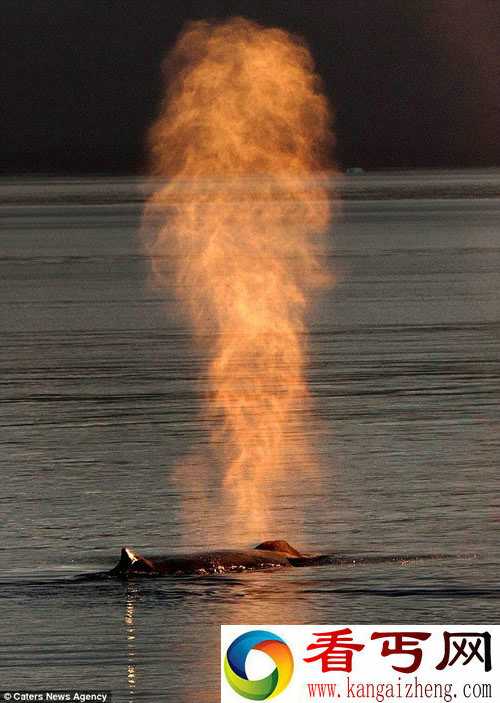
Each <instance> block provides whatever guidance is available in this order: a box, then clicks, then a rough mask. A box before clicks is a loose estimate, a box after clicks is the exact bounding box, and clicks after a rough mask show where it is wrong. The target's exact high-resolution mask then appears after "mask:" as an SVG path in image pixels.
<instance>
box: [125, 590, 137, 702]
mask: <svg viewBox="0 0 500 703" xmlns="http://www.w3.org/2000/svg"><path fill="white" fill-rule="evenodd" d="M126 598H127V605H126V611H125V625H126V627H127V663H128V666H127V683H128V692H129V703H132V702H133V700H134V693H135V686H136V680H135V677H136V666H135V663H136V660H135V654H136V652H135V648H136V644H135V634H134V633H135V628H134V609H135V602H136V599H137V587H136V586H134V585H133V584H127V589H126Z"/></svg>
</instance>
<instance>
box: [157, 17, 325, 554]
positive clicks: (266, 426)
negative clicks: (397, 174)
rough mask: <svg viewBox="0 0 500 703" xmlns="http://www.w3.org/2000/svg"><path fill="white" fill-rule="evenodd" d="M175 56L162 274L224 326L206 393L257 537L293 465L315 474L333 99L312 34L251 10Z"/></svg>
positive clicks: (161, 121)
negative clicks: (314, 411)
mask: <svg viewBox="0 0 500 703" xmlns="http://www.w3.org/2000/svg"><path fill="white" fill-rule="evenodd" d="M165 68H166V76H167V81H166V95H165V98H164V102H163V106H162V110H161V114H160V116H159V118H158V120H157V121H156V123H155V124H154V125H153V127H152V129H151V132H150V144H151V156H152V163H153V171H154V173H155V174H156V175H159V176H161V177H162V178H165V184H164V185H163V186H161V187H160V188H159V189H158V190H157V192H156V193H155V194H154V195H153V196H152V197H151V198H150V200H149V203H148V206H147V210H146V223H147V225H148V228H147V246H148V250H149V253H150V256H151V262H152V269H153V274H154V276H155V279H156V282H157V283H160V284H166V283H167V280H169V273H170V272H169V270H168V267H169V265H170V266H171V262H172V261H175V262H176V264H175V265H176V272H175V276H176V288H177V291H178V294H179V296H180V298H181V299H182V302H183V304H184V305H185V306H186V309H187V311H188V312H189V315H190V318H191V319H192V320H193V324H194V328H195V332H196V333H197V335H198V336H199V338H200V339H201V338H202V337H203V338H205V339H206V338H207V335H209V336H210V338H211V339H212V340H213V343H212V345H211V350H210V358H211V361H210V363H209V367H208V369H207V372H208V391H207V393H206V398H205V407H206V409H207V417H208V419H209V421H210V423H211V427H212V446H213V447H214V448H215V453H216V455H217V457H218V460H219V464H220V466H222V467H223V472H222V473H223V479H222V481H221V492H222V500H223V504H224V506H225V507H224V514H225V517H226V518H228V519H229V522H228V523H227V524H228V528H229V531H231V533H232V534H233V535H234V534H237V536H238V538H239V540H240V541H241V540H242V539H246V540H249V541H250V540H252V539H259V538H261V537H266V536H268V535H269V534H271V530H270V528H271V525H273V526H274V525H275V513H274V506H275V496H276V495H277V493H278V492H279V490H280V487H282V486H283V483H284V481H286V482H287V483H288V484H289V485H290V484H291V483H292V482H295V484H296V485H297V486H298V487H297V489H296V490H297V491H302V490H304V489H303V487H302V486H301V484H300V474H298V475H296V472H300V470H301V464H302V462H303V461H305V457H306V456H308V455H309V454H310V453H309V451H308V447H307V441H306V438H305V437H306V433H305V431H304V427H303V418H304V413H305V412H306V409H307V406H308V392H307V389H306V386H305V382H304V376H303V369H304V321H303V319H304V311H305V307H306V303H307V301H308V297H309V294H310V292H311V291H312V290H313V289H315V288H318V287H321V286H323V285H325V284H326V282H327V281H328V279H329V277H328V276H327V275H326V273H325V271H324V270H323V268H322V264H321V254H322V251H323V250H322V247H323V240H322V233H324V230H325V228H326V226H327V224H328V222H329V218H330V203H329V199H330V198H331V191H330V190H329V187H328V185H327V184H328V182H327V180H326V179H325V177H324V176H325V174H326V173H327V171H326V169H329V170H330V173H331V166H330V165H329V163H328V157H327V155H328V152H329V150H330V148H331V146H332V142H333V137H332V133H331V130H330V113H329V108H328V104H327V100H326V98H325V96H324V95H323V94H322V92H321V83H320V81H319V79H318V76H317V75H316V74H315V73H314V70H313V61H312V58H311V56H310V54H309V52H308V50H307V48H306V47H305V46H304V45H303V43H302V42H301V41H300V40H298V39H297V38H295V37H292V36H291V35H290V34H288V33H287V32H285V31H282V30H280V29H264V28H262V27H260V26H259V25H257V24H255V23H253V22H250V21H248V20H245V19H242V18H233V19H231V20H229V21H227V22H224V23H222V24H212V23H208V22H195V23H192V24H190V25H188V27H187V28H186V29H185V31H184V32H183V33H182V34H181V36H180V38H179V39H178V41H177V44H176V46H175V47H174V49H173V50H172V52H171V53H170V55H169V56H168V57H167V60H166V63H165ZM172 255H173V256H172ZM188 464H189V465H190V466H191V477H192V470H193V469H192V467H193V466H194V464H193V463H192V462H186V463H185V464H184V468H183V470H184V471H185V472H186V477H188V476H189V473H190V469H189V467H188ZM202 466H203V464H201V463H200V462H199V461H198V462H197V468H196V472H197V476H196V482H197V483H198V482H199V481H200V480H201V478H202V477H200V475H199V474H200V473H203V471H204V470H205V469H202V468H201V467H202ZM292 474H295V475H292ZM203 478H206V477H203ZM213 480H215V481H216V477H214V478H213ZM198 485H199V484H198ZM289 490H290V489H289V488H288V489H287V492H288V491H289ZM294 519H296V516H295V518H294ZM226 522H227V521H226ZM280 527H281V529H284V528H286V527H287V526H286V525H283V524H282V525H280ZM295 532H296V530H295ZM274 533H275V530H274V529H273V531H272V534H273V535H274ZM286 534H287V536H288V537H290V536H291V535H290V531H287V532H286Z"/></svg>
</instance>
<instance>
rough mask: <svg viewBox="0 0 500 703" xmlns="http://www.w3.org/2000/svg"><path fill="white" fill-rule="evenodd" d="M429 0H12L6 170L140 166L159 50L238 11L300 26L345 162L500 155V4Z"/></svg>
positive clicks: (478, 161)
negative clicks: (499, 69) (186, 30)
mask: <svg viewBox="0 0 500 703" xmlns="http://www.w3.org/2000/svg"><path fill="white" fill-rule="evenodd" d="M421 5H423V4H421ZM435 5H436V4H435V3H428V4H426V5H425V6H424V7H422V6H416V5H415V3H414V2H413V0H399V1H396V0H370V1H369V2H366V0H337V2H331V1H327V0H318V2H316V3H315V4H314V6H313V7H311V6H310V5H309V4H308V3H306V2H304V1H303V0H302V1H300V2H299V1H298V0H275V2H273V3H272V4H271V3H268V2H266V3H264V2H255V1H254V2H249V1H248V0H236V1H235V2H231V3H230V4H229V3H228V2H223V1H222V0H205V1H203V2H194V1H192V0H191V1H187V2H184V3H183V4H182V6H181V5H180V4H179V3H176V2H159V1H157V0H149V1H145V2H141V3H138V2H137V1H136V0H107V2H105V3H103V2H98V1H97V0H94V1H92V0H91V1H89V2H87V3H85V4H83V3H80V2H75V1H74V0H52V1H51V2H48V1H44V0H40V2H38V3H36V4H35V3H32V2H28V1H27V0H18V1H17V2H12V1H11V0H6V1H5V2H4V4H3V6H2V9H3V24H4V27H3V33H4V41H3V44H4V47H5V49H4V57H3V60H2V63H3V66H2V123H3V124H2V133H3V135H4V138H3V141H2V146H1V147H0V157H1V162H0V163H1V166H0V173H1V174H2V175H25V174H26V175H27V174H30V173H32V174H35V173H43V174H47V175H58V174H61V175H63V174H64V175H85V174H97V173H103V174H110V175H121V174H123V175H134V174H141V173H146V172H147V154H146V145H145V142H146V133H147V129H148V127H149V125H150V124H151V123H152V121H153V120H154V118H155V116H156V114H157V111H158V106H159V102H160V99H161V95H162V90H163V86H162V77H161V61H162V58H163V57H164V56H165V54H166V52H167V51H168V50H169V49H170V48H171V47H172V46H173V44H174V42H175V40H176V37H177V36H178V34H179V31H180V30H181V29H182V27H183V25H184V24H185V23H186V22H187V21H189V20H196V19H209V18H212V19H224V18H227V17H229V16H233V15H242V16H245V17H248V18H249V19H253V20H256V21H258V22H260V23H261V24H263V25H264V26H277V27H282V28H284V29H287V30H289V31H291V32H294V33H296V34H299V35H301V36H302V37H304V39H305V40H306V42H307V44H308V46H309V48H310V50H311V52H312V54H313V56H314V58H315V61H316V68H317V71H318V73H319V74H320V75H321V77H322V79H323V81H324V86H325V91H326V93H327V95H328V97H329V99H330V102H331V104H332V106H333V110H334V113H335V133H336V136H337V148H336V158H337V160H338V161H339V162H340V163H341V165H342V166H343V167H344V168H345V167H349V166H361V167H363V168H365V169H367V170H377V169H395V168H467V167H473V168H481V167H496V166H499V165H500V160H499V154H500V148H499V146H500V145H499V138H498V129H497V116H498V107H499V105H498V102H499V101H498V91H497V77H496V55H497V45H496V33H495V26H498V15H499V13H498V6H497V5H496V3H495V2H492V1H490V0H476V1H475V3H474V6H473V7H471V5H470V3H467V2H466V0H443V1H442V2H440V3H437V7H436V6H435ZM228 8H229V9H230V12H228Z"/></svg>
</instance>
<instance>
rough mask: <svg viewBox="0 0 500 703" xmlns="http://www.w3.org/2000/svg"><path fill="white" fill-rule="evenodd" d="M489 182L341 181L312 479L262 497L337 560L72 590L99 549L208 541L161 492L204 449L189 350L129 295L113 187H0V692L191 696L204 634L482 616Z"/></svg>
mask: <svg viewBox="0 0 500 703" xmlns="http://www.w3.org/2000/svg"><path fill="white" fill-rule="evenodd" d="M499 189H500V174H499V173H498V172H495V171H488V172H486V171H485V172H476V173H474V172H463V173H456V172H455V173H452V172H449V173H447V172H442V173H439V172H429V173H420V174H419V173H398V174H389V175H387V174H386V175H384V174H373V175H368V174H366V175H362V176H357V177H354V176H353V177H350V178H347V179H346V180H345V183H344V184H343V186H342V192H343V198H344V202H343V214H342V216H341V217H340V219H339V220H338V221H337V222H336V223H335V224H334V225H332V227H331V231H330V233H329V251H328V259H329V262H328V263H329V265H330V266H331V268H332V269H335V270H336V271H337V272H338V281H337V285H336V287H335V288H334V289H332V290H331V291H329V292H328V293H327V294H325V295H323V297H322V298H321V300H320V301H319V302H318V303H317V304H316V305H315V306H314V307H313V308H311V310H310V315H309V320H308V329H309V332H310V335H309V348H310V355H309V360H308V366H307V377H308V382H309V386H310V388H311V391H312V393H313V396H314V399H315V415H314V418H313V419H312V420H311V421H310V422H309V424H308V426H307V431H308V432H310V433H311V437H312V438H313V442H314V444H315V445H316V446H317V448H318V455H319V457H320V466H321V473H320V476H319V477H318V480H317V481H315V482H314V483H312V484H308V485H306V486H304V488H303V491H302V490H297V482H299V484H300V482H301V476H300V475H294V476H292V477H290V486H292V485H293V488H294V490H290V492H289V493H288V492H287V486H286V485H284V486H283V489H282V495H281V496H279V504H280V505H281V506H282V510H285V511H288V514H290V515H292V516H293V514H294V511H296V512H297V514H298V513H299V512H301V510H302V507H303V506H302V505H296V504H294V501H296V500H297V498H296V496H297V495H299V494H300V493H301V492H303V493H304V494H306V495H305V497H304V501H305V504H306V506H307V509H306V513H307V514H306V524H305V528H304V530H305V532H304V535H305V537H304V539H305V541H306V542H307V547H308V548H311V549H317V550H320V551H328V552H335V553H338V554H340V555H343V556H348V557H349V556H352V558H353V560H354V559H355V560H356V563H352V564H348V565H342V566H340V565H331V566H323V567H316V568H305V569H296V570H295V569H291V570H284V571H282V572H274V573H269V572H267V573H265V572H263V573H247V574H245V573H244V574H235V575H220V576H211V577H198V578H185V579H171V580H169V579H155V580H150V581H146V582H133V583H132V582H131V583H129V584H122V583H115V582H113V583H97V584H96V583H78V582H71V577H72V576H73V575H75V574H79V573H83V572H89V571H96V570H100V569H103V568H105V567H107V566H111V565H113V564H114V563H115V562H116V560H117V558H118V554H119V549H120V547H121V546H122V545H123V544H130V545H131V546H133V547H135V548H137V549H138V550H143V551H144V552H145V553H149V554H155V553H156V554H158V553H174V552H178V551H180V550H181V549H185V548H186V547H190V548H192V549H196V548H199V547H200V546H202V545H203V546H204V545H205V544H206V543H207V533H208V541H209V542H210V540H212V542H213V543H214V546H215V545H217V546H219V547H223V546H224V544H221V538H220V532H221V525H222V522H223V521H222V516H220V515H218V514H217V512H215V511H214V512H211V513H210V514H201V515H199V521H198V522H197V523H194V524H193V525H192V526H191V530H189V531H188V533H187V534H186V526H185V524H184V523H183V520H182V505H185V504H186V502H189V501H190V500H191V501H193V502H195V501H196V499H197V497H196V493H195V492H193V491H194V488H193V485H194V483H193V482H191V483H190V484H189V485H186V486H185V487H183V486H182V485H181V484H179V482H174V481H173V480H172V476H171V474H172V469H173V466H174V465H175V464H176V462H177V461H178V460H179V459H180V458H182V457H183V456H185V455H186V453H188V452H190V451H191V450H198V451H200V452H203V451H204V449H205V448H206V446H207V433H206V430H205V428H204V427H203V425H202V424H201V423H200V421H199V419H198V412H199V389H198V387H197V379H198V377H199V374H200V370H201V369H203V367H204V364H205V362H206V359H205V358H204V355H203V352H200V351H199V350H198V351H197V350H196V349H195V348H194V347H193V346H192V344H191V336H190V330H189V327H188V325H187V323H186V321H185V320H184V319H183V317H182V315H180V314H179V310H178V308H177V307H176V305H175V303H174V301H173V295H172V294H171V293H170V292H168V291H167V292H160V291H157V290H152V289H151V288H150V287H149V286H148V283H147V273H148V264H147V261H146V260H145V258H144V256H143V253H142V249H141V245H140V240H139V235H138V231H139V224H140V217H141V210H142V196H141V188H140V187H139V186H138V184H137V182H135V181H133V180H130V179H128V180H127V179H122V180H117V179H106V178H102V179H98V178H96V179H71V180H56V179H54V180H48V179H41V178H39V179H27V180H19V179H18V180H7V179H4V180H2V181H0V213H1V224H0V325H1V338H0V339H1V342H0V371H1V376H0V453H1V454H0V456H1V471H2V480H1V484H0V510H1V515H2V517H1V520H0V544H1V549H2V560H1V561H2V569H1V575H0V608H1V613H0V622H1V628H0V685H1V687H5V688H9V687H12V688H25V689H28V688H44V687H52V688H59V689H62V688H76V687H91V688H103V689H111V690H112V691H113V694H114V698H113V700H114V701H186V703H187V702H190V703H198V702H199V703H202V702H205V701H217V700H218V699H219V686H220V684H219V680H220V671H219V636H220V631H219V626H220V624H221V623H249V624H273V623H274V624H277V623H308V622H311V623H329V624H354V623H390V622H392V623H415V622H417V623H432V622H435V623H437V622H448V623H449V622H451V623H459V622H460V623H491V622H492V621H497V620H498V597H499V591H498V575H499V573H500V569H499V561H500V560H499V540H498V517H499V507H498V506H499V485H498V467H499V443H498V417H499V416H498V391H499V383H498V381H499V375H500V374H499V363H498V361H499V359H498V342H499V337H498V330H499V328H498V325H497V320H498V312H499V307H500V276H499V273H500V239H499V236H498V223H499V212H500V198H499V197H498V193H499ZM299 488H301V487H300V486H299ZM190 492H192V494H191V495H190ZM194 504H195V505H196V503H194ZM200 505H201V503H200ZM203 505H204V503H203ZM207 526H209V527H211V528H213V529H208V530H207ZM495 530H496V531H495ZM287 536H288V535H282V534H279V535H270V537H284V538H287ZM242 546H244V545H242ZM297 546H298V547H299V548H300V547H301V546H302V545H300V544H299V545H297ZM406 555H408V556H412V555H413V556H418V555H434V556H435V558H432V559H415V560H401V559H396V560H394V559H393V557H402V556H406ZM373 556H377V557H381V559H380V560H379V561H377V562H375V561H373V562H370V561H366V562H365V563H363V558H366V557H373Z"/></svg>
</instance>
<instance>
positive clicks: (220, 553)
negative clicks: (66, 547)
mask: <svg viewBox="0 0 500 703" xmlns="http://www.w3.org/2000/svg"><path fill="white" fill-rule="evenodd" d="M327 561H328V557H326V556H324V555H319V554H315V555H305V554H302V553H301V552H299V551H298V550H297V549H295V548H294V547H292V546H291V545H290V544H288V542H286V541H285V540H268V541H266V542H261V543H260V544H258V545H257V546H256V547H254V548H253V549H241V550H235V549H221V550H213V551H209V552H199V553H195V554H184V555H179V556H171V557H166V558H163V559H160V560H153V559H149V558H146V557H144V556H142V555H141V554H138V553H137V552H134V551H133V550H132V549H130V547H123V548H122V550H121V554H120V560H119V562H118V564H117V565H116V566H115V567H113V568H112V569H111V570H110V571H106V572H103V573H101V574H95V575H94V577H100V578H109V579H120V580H128V579H131V578H139V577H148V576H150V577H151V576H192V575H205V574H221V573H226V572H240V571H247V570H256V569H277V568H286V567H301V566H310V565H314V564H321V563H325V562H327Z"/></svg>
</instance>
